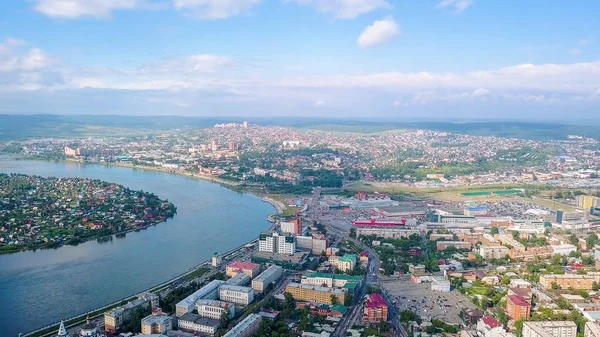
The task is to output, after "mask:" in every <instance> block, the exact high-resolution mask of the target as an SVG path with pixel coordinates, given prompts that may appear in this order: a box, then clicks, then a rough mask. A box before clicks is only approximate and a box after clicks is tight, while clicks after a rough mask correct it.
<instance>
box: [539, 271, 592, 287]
mask: <svg viewBox="0 0 600 337" xmlns="http://www.w3.org/2000/svg"><path fill="white" fill-rule="evenodd" d="M594 282H600V275H595V274H591V273H590V274H588V275H577V274H541V275H540V284H541V285H542V286H543V287H544V288H545V289H552V284H556V285H557V286H558V287H559V288H560V289H568V288H573V289H575V290H581V289H583V290H591V289H592V286H593V284H594Z"/></svg>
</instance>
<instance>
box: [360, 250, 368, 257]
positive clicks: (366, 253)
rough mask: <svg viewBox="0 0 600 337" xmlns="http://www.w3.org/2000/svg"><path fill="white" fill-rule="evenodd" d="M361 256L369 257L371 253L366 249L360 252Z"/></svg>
mask: <svg viewBox="0 0 600 337" xmlns="http://www.w3.org/2000/svg"><path fill="white" fill-rule="evenodd" d="M360 256H366V257H369V253H368V252H365V251H362V252H360Z"/></svg>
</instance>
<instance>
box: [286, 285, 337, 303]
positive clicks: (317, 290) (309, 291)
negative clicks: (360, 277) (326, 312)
mask: <svg viewBox="0 0 600 337" xmlns="http://www.w3.org/2000/svg"><path fill="white" fill-rule="evenodd" d="M285 291H286V292H288V293H290V294H291V295H292V296H293V297H294V299H295V300H297V301H302V302H316V303H319V304H330V305H331V304H333V303H332V301H331V298H332V296H334V297H335V298H336V299H337V302H338V303H344V302H345V300H346V290H344V289H338V288H327V287H321V286H313V285H308V284H301V283H289V284H288V285H287V287H286V288H285Z"/></svg>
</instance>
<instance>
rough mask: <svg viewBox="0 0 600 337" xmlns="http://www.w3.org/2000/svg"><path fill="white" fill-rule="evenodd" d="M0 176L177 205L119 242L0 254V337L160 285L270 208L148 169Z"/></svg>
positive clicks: (35, 166) (69, 167)
mask: <svg viewBox="0 0 600 337" xmlns="http://www.w3.org/2000/svg"><path fill="white" fill-rule="evenodd" d="M0 164H1V165H3V166H5V168H3V169H0V172H6V173H10V172H18V173H25V174H34V175H41V176H56V177H72V176H77V177H88V178H93V179H101V180H105V181H111V182H115V183H119V184H122V185H125V186H127V187H129V188H132V189H136V190H146V191H150V192H152V193H155V194H156V195H159V196H160V197H161V198H164V199H168V200H169V201H171V202H173V203H174V204H175V205H176V206H177V215H176V216H175V218H173V219H169V220H168V221H167V222H165V223H161V224H159V225H157V226H152V227H149V228H148V229H146V230H142V231H139V232H133V233H128V234H127V235H126V236H125V237H124V238H119V237H113V239H112V240H108V241H104V242H96V241H89V242H86V243H83V244H80V245H78V246H65V247H61V248H59V249H55V250H37V251H27V252H19V253H15V254H10V255H2V256H0V298H2V299H3V300H4V301H3V303H4V304H5V308H4V310H3V312H4V314H3V315H0V335H1V336H15V335H17V334H18V333H19V332H27V331H31V330H34V329H36V328H38V327H41V326H45V325H48V324H52V323H55V322H57V321H58V320H60V319H61V318H64V317H72V316H74V315H77V314H79V313H82V312H87V311H90V310H95V309H96V308H99V307H102V306H104V305H106V304H108V303H112V302H115V301H118V300H120V299H122V298H126V297H127V296H130V295H131V294H136V293H139V292H140V291H141V290H143V289H149V288H151V287H154V286H155V285H156V284H160V283H162V282H166V281H168V280H170V279H172V278H174V277H176V276H177V275H180V274H182V273H184V272H186V271H188V270H189V269H190V268H192V267H194V266H197V265H198V263H199V261H203V260H206V259H208V258H209V257H210V256H211V255H212V254H213V253H214V252H215V251H220V252H222V251H227V250H231V249H235V248H236V247H239V246H241V245H244V244H245V243H247V242H248V241H251V240H253V239H255V238H256V237H257V236H258V234H259V233H260V232H261V231H264V230H266V229H268V228H269V227H270V225H271V224H270V223H268V222H267V221H266V217H267V215H269V214H271V213H273V208H272V206H271V205H269V204H267V203H265V202H263V201H262V200H261V198H260V197H257V196H255V195H252V194H247V193H239V192H235V191H232V190H230V189H228V188H225V187H223V186H220V185H218V184H211V183H208V182H207V181H203V180H200V179H196V178H195V177H186V176H183V175H174V174H170V173H164V172H154V171H149V170H135V169H130V168H119V167H111V166H102V165H82V164H79V163H65V162H61V163H52V162H34V161H2V162H0Z"/></svg>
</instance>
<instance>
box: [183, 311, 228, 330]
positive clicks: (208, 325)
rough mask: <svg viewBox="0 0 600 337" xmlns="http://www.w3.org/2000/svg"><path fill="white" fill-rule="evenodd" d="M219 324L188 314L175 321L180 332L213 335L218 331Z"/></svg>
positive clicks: (213, 320) (214, 320) (210, 319)
mask: <svg viewBox="0 0 600 337" xmlns="http://www.w3.org/2000/svg"><path fill="white" fill-rule="evenodd" d="M219 322H220V321H219V320H217V319H213V318H206V317H201V316H200V315H196V314H192V313H191V312H188V313H187V314H185V315H183V316H181V317H180V318H179V319H178V320H177V326H178V328H179V329H180V330H183V331H187V332H203V333H208V334H211V335H214V334H215V333H216V332H217V330H218V329H219Z"/></svg>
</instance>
